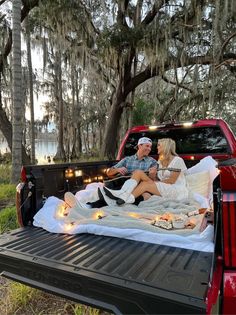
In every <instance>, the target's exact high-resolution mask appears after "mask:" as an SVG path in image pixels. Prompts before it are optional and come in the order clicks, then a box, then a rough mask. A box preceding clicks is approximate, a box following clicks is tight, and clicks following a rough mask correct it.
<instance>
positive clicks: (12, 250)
mask: <svg viewBox="0 0 236 315" xmlns="http://www.w3.org/2000/svg"><path fill="white" fill-rule="evenodd" d="M131 253H132V255H130V254H131ZM212 259H213V253H204V252H199V251H193V250H187V249H181V248H175V247H169V246H164V245H156V244H149V243H144V242H137V241H132V240H126V239H119V238H115V237H107V236H97V235H92V234H80V235H66V234H53V233H49V232H47V231H45V230H43V229H39V228H35V227H27V228H23V229H18V230H15V231H13V232H11V233H6V234H3V235H1V237H0V272H2V275H4V276H6V277H9V278H11V279H13V280H14V279H15V280H17V281H21V282H23V283H26V284H29V285H31V286H34V287H38V288H41V289H44V290H46V291H49V292H52V293H57V294H58V295H62V296H66V297H68V298H70V299H72V300H75V301H80V302H82V303H85V304H89V305H92V306H97V307H99V308H102V309H106V310H111V311H112V312H114V313H116V314H120V313H123V314H173V313H174V314H184V313H185V314H202V313H205V312H206V304H205V303H204V298H205V294H206V291H207V285H208V281H209V277H210V272H211V265H212ZM117 305H119V309H118V308H117V307H116V306H117Z"/></svg>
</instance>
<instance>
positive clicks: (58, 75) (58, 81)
mask: <svg viewBox="0 0 236 315" xmlns="http://www.w3.org/2000/svg"><path fill="white" fill-rule="evenodd" d="M55 86H56V99H57V100H58V107H59V130H58V146H57V153H56V155H55V156H54V160H62V161H65V159H66V154H65V149H64V143H63V142H64V141H63V134H64V122H63V118H64V108H63V98H62V72H61V53H60V52H57V53H56V62H55Z"/></svg>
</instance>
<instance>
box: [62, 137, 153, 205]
mask: <svg viewBox="0 0 236 315" xmlns="http://www.w3.org/2000/svg"><path fill="white" fill-rule="evenodd" d="M137 149H138V150H137V153H136V154H134V155H131V156H127V157H125V158H123V159H122V160H121V161H119V162H118V163H117V164H116V165H114V166H112V167H111V168H110V169H109V170H108V171H107V175H108V176H109V177H112V176H114V175H116V174H121V175H125V174H127V173H132V172H133V171H135V170H142V171H145V172H148V176H149V177H150V178H151V179H153V180H155V178H156V174H157V161H156V160H155V159H153V158H152V157H150V156H148V155H149V153H150V152H151V149H152V140H151V139H149V138H147V137H142V138H140V139H139V140H138V144H137ZM128 183H129V182H127V184H128ZM128 188H129V189H132V188H130V187H128ZM97 192H98V198H99V199H98V200H97V201H93V202H87V204H83V203H81V202H80V201H78V200H76V198H75V196H74V195H73V194H72V193H70V192H67V193H65V196H64V198H65V202H66V204H68V205H71V207H75V206H78V207H80V208H87V207H88V205H89V206H90V207H92V208H100V207H103V206H107V205H113V206H114V205H116V202H115V201H114V200H113V199H111V198H109V197H107V196H106V194H105V193H104V192H103V190H100V189H99V188H98V190H97ZM142 200H143V198H142V197H141V198H137V200H136V203H135V204H138V203H139V202H140V201H142Z"/></svg>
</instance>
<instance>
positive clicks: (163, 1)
mask: <svg viewBox="0 0 236 315" xmlns="http://www.w3.org/2000/svg"><path fill="white" fill-rule="evenodd" d="M168 2H169V0H161V1H160V2H159V4H157V1H155V3H154V5H153V7H152V9H151V10H150V11H149V12H148V13H147V15H146V16H145V18H144V19H143V21H142V23H141V24H142V25H148V24H150V23H151V22H152V21H153V20H154V18H155V16H156V15H157V13H158V12H159V11H160V9H161V7H162V6H163V5H164V4H165V5H166V4H168Z"/></svg>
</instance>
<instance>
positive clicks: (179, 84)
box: [161, 75, 193, 93]
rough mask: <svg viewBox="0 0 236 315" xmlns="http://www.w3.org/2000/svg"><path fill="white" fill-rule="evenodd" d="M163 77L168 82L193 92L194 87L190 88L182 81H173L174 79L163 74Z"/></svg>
mask: <svg viewBox="0 0 236 315" xmlns="http://www.w3.org/2000/svg"><path fill="white" fill-rule="evenodd" d="M161 78H162V80H164V81H165V82H167V83H170V84H172V85H175V86H178V87H180V88H182V89H185V90H187V91H189V92H190V93H193V90H192V89H190V88H189V87H187V86H185V85H184V84H182V83H179V82H176V81H172V80H170V79H168V78H167V77H165V76H164V75H162V76H161Z"/></svg>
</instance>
